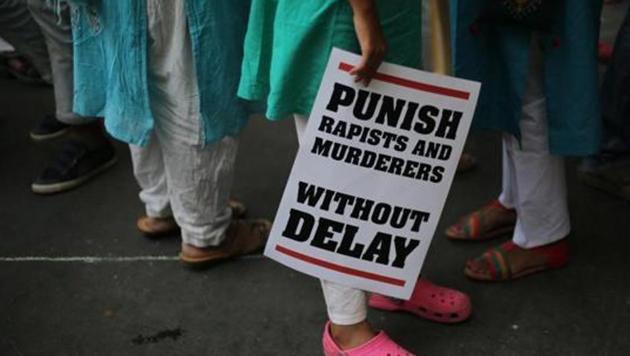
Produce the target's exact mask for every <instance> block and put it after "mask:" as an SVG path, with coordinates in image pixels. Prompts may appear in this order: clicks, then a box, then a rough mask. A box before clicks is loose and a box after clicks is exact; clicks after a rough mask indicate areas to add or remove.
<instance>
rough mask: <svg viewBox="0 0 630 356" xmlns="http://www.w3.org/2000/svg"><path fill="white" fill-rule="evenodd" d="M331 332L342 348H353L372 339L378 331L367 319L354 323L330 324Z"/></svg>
mask: <svg viewBox="0 0 630 356" xmlns="http://www.w3.org/2000/svg"><path fill="white" fill-rule="evenodd" d="M330 334H331V335H332V337H333V340H335V343H336V344H337V345H338V346H339V348H341V349H342V350H348V349H352V348H355V347H358V346H361V345H363V344H365V343H366V342H368V341H370V340H371V339H372V338H374V336H376V332H374V330H373V329H372V326H371V325H370V324H369V323H368V322H367V321H362V322H360V323H358V324H353V325H336V324H332V323H331V324H330Z"/></svg>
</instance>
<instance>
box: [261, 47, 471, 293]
mask: <svg viewBox="0 0 630 356" xmlns="http://www.w3.org/2000/svg"><path fill="white" fill-rule="evenodd" d="M360 60H361V58H360V57H359V56H357V55H355V54H352V53H349V52H345V51H342V50H339V49H335V50H333V52H332V54H331V57H330V61H329V63H328V66H327V69H326V73H325V75H324V79H323V81H322V84H321V87H320V90H319V93H318V95H317V99H316V101H315V105H314V107H313V110H312V112H311V115H310V118H309V123H308V127H307V129H306V132H305V134H304V137H303V140H302V144H301V147H300V149H299V151H298V154H297V158H296V160H295V163H294V165H293V169H292V171H291V176H290V177H289V181H288V183H287V186H286V188H285V191H284V195H283V197H282V202H281V203H280V207H279V209H278V213H277V215H276V218H275V221H274V225H273V229H272V231H271V235H270V238H269V242H268V243H267V246H266V249H265V255H266V256H268V257H270V258H272V259H274V260H276V261H278V262H280V263H282V264H284V265H286V266H289V267H291V268H293V269H296V270H298V271H300V272H303V273H306V274H309V275H312V276H315V277H318V278H322V279H325V280H329V281H333V282H337V283H341V284H345V285H348V286H352V287H355V288H359V289H362V290H367V291H372V292H377V293H381V294H385V295H389V296H393V297H397V298H401V299H408V298H409V297H410V296H411V293H412V291H413V288H414V286H415V283H416V280H417V278H418V275H419V273H420V269H421V267H422V264H423V262H424V259H425V256H426V253H427V250H428V249H429V245H430V243H431V239H432V237H433V234H434V233H435V230H436V227H437V224H438V221H439V218H440V215H441V213H442V209H443V208H444V204H445V202H446V198H447V195H448V192H449V189H450V187H451V183H452V181H453V177H454V176H455V171H456V168H457V163H458V160H459V157H460V155H461V153H462V150H463V147H464V143H465V142H466V137H467V135H468V130H469V128H470V123H471V120H472V117H473V114H474V111H475V106H476V103H477V97H478V95H479V89H480V84H479V83H476V82H471V81H467V80H461V79H457V78H452V77H447V76H442V75H436V74H432V73H427V72H423V71H419V70H415V69H411V68H406V67H402V66H397V65H393V64H387V63H385V64H383V65H382V66H381V67H380V69H379V73H378V74H377V75H376V77H375V78H374V80H373V81H372V83H370V85H369V87H365V86H364V85H362V84H360V83H355V80H354V77H353V76H351V75H350V74H349V73H348V72H349V71H350V69H351V68H352V67H353V66H354V65H357V64H358V63H359V61H360Z"/></svg>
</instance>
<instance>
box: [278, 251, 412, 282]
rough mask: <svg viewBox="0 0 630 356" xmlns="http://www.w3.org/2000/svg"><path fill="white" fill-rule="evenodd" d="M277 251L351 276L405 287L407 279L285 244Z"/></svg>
mask: <svg viewBox="0 0 630 356" xmlns="http://www.w3.org/2000/svg"><path fill="white" fill-rule="evenodd" d="M276 251H278V252H280V253H283V254H285V255H287V256H291V257H293V258H296V259H298V260H301V261H304V262H307V263H310V264H313V265H316V266H320V267H324V268H328V269H331V270H333V271H337V272H341V273H345V274H349V275H351V276H356V277H362V278H366V279H371V280H373V281H377V282H382V283H387V284H392V285H395V286H398V287H404V286H405V281H403V280H402V279H396V278H391V277H387V276H383V275H380V274H376V273H371V272H365V271H361V270H358V269H354V268H350V267H346V266H341V265H338V264H336V263H332V262H328V261H324V260H320V259H318V258H315V257H311V256H307V255H305V254H302V253H300V252H297V251H293V250H291V249H288V248H286V247H284V246H281V245H276Z"/></svg>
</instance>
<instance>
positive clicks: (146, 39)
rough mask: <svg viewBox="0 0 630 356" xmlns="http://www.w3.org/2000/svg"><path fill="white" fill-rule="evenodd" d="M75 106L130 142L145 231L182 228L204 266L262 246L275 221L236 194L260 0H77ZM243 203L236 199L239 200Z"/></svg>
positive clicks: (186, 258) (187, 248) (187, 246)
mask: <svg viewBox="0 0 630 356" xmlns="http://www.w3.org/2000/svg"><path fill="white" fill-rule="evenodd" d="M73 3H74V4H75V6H76V7H77V8H76V11H75V16H76V17H75V19H74V22H73V24H74V35H75V36H74V46H75V58H74V59H75V70H76V77H75V84H76V96H75V110H76V111H77V112H78V113H81V114H84V115H96V114H103V116H104V117H105V126H106V128H107V130H108V132H109V133H110V134H111V135H112V136H114V137H115V138H117V139H119V140H122V141H124V142H127V143H129V144H130V150H131V157H132V162H133V170H134V174H135V177H136V180H137V182H138V184H139V185H140V188H141V192H140V200H141V201H142V202H143V203H144V205H145V210H146V216H143V217H141V218H140V219H139V220H138V221H137V226H138V228H139V229H140V231H142V232H143V233H145V234H146V235H150V236H157V235H163V234H169V233H171V232H174V231H175V230H177V229H181V236H182V245H181V253H180V259H181V261H182V262H183V263H184V264H185V265H188V266H194V267H202V266H208V265H210V264H212V263H215V262H218V261H221V260H225V259H228V258H231V257H235V256H239V255H243V254H248V253H252V252H255V251H257V250H259V249H261V248H262V247H263V245H264V243H265V241H266V238H267V235H268V233H269V229H270V225H271V224H270V223H269V222H268V221H266V220H262V219H260V220H243V219H240V218H241V217H242V216H241V215H242V211H241V210H242V209H240V210H235V209H232V208H231V204H230V202H229V196H230V192H231V187H232V181H233V175H234V162H235V159H236V152H237V149H238V141H239V140H238V134H239V132H240V130H241V129H242V128H243V127H244V126H245V124H246V123H247V119H248V111H247V108H246V106H245V105H244V104H245V103H244V102H243V101H240V100H238V99H237V97H236V88H237V84H238V78H239V73H240V66H239V63H240V60H241V57H242V48H241V46H242V43H243V37H244V34H245V24H246V22H247V16H248V10H249V3H247V2H246V1H238V2H235V1H232V0H217V1H212V2H208V1H205V0H173V1H161V0H143V1H135V0H120V1H115V2H113V1H112V2H110V1H107V2H106V1H96V2H95V1H78V0H75V1H73ZM232 206H233V207H234V206H235V204H232Z"/></svg>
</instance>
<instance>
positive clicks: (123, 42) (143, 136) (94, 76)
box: [71, 0, 250, 145]
mask: <svg viewBox="0 0 630 356" xmlns="http://www.w3.org/2000/svg"><path fill="white" fill-rule="evenodd" d="M71 3H72V4H74V5H75V7H74V9H73V36H74V47H75V52H74V64H75V67H74V72H75V78H74V80H75V97H74V111H75V112H77V113H79V114H81V115H85V116H102V117H104V118H105V126H106V127H107V131H108V132H109V133H110V134H111V135H112V136H114V137H116V138H118V139H120V140H123V141H126V142H128V143H132V144H137V145H143V144H145V143H147V141H148V140H149V137H150V136H151V132H152V130H153V127H154V118H153V115H152V113H151V109H150V102H149V96H148V92H149V91H148V84H147V77H148V73H147V62H148V60H149V58H147V57H148V56H147V52H148V50H147V10H146V1H144V0H115V1H104V0H73V1H72V2H71ZM249 9H250V2H249V0H238V1H235V0H212V1H208V0H186V16H187V22H188V27H189V32H190V38H191V43H192V50H193V58H194V64H195V69H196V73H197V83H198V87H199V97H200V103H199V106H200V111H201V117H202V119H201V131H202V132H201V136H202V143H210V142H213V141H215V140H218V139H221V138H222V137H224V136H226V135H235V134H238V132H239V131H240V130H241V128H243V126H244V125H245V124H246V122H247V117H248V110H247V103H246V102H245V101H244V100H240V99H238V97H237V96H236V92H237V87H238V80H239V78H240V66H241V61H242V52H243V49H242V48H243V41H244V38H245V30H246V24H247V18H248V14H249Z"/></svg>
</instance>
